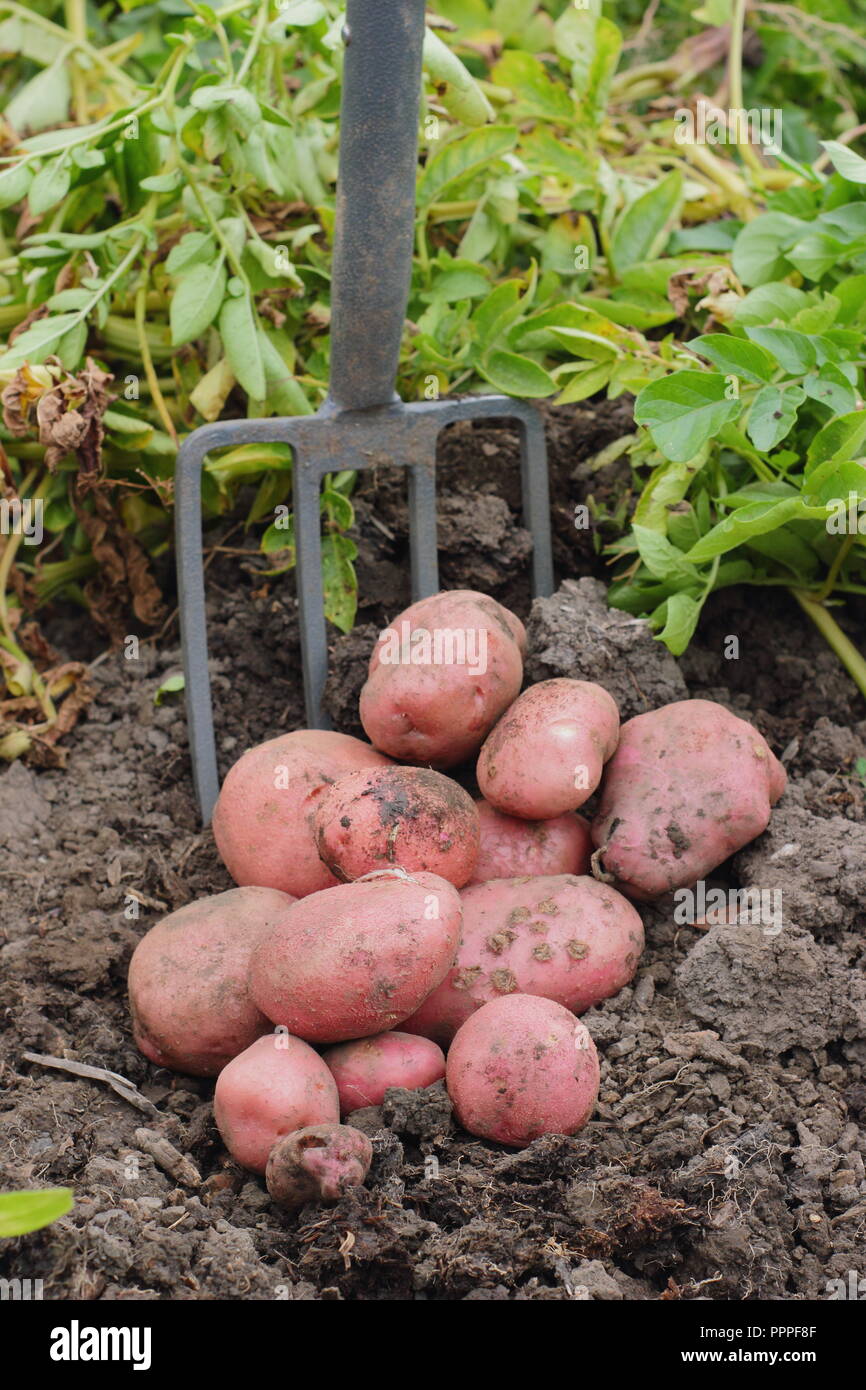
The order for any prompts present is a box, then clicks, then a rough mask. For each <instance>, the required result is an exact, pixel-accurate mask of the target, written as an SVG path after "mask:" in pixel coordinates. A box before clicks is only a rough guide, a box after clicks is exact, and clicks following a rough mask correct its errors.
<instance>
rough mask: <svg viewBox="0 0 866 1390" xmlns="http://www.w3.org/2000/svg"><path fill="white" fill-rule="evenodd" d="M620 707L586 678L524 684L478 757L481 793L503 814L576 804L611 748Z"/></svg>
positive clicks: (556, 812) (546, 816)
mask: <svg viewBox="0 0 866 1390" xmlns="http://www.w3.org/2000/svg"><path fill="white" fill-rule="evenodd" d="M618 737H619V710H618V709H617V707H616V701H615V700H614V698H613V696H612V695H609V694H608V693H607V691H606V690H605V689H604V688H603V687H602V686H600V685H594V684H592V682H591V681H574V680H569V679H568V678H567V677H561V678H557V679H555V680H549V681H540V682H539V684H538V685H531V686H530V687H529V689H528V690H525V691H524V692H523V694H522V695H521V696H520V698H519V699H517V700H515V702H514V704H513V705H512V706H511V708H510V709H509V710H507V711H506V713H505V714H504V715H503V716H502V718H501V719H500V721H499V723H498V724H497V725H496V727H495V728H494V730H493V732H492V733H491V734H490V735H489V737H488V738H487V740H486V741H485V743H484V747H483V748H482V749H481V753H480V754H479V757H478V768H477V776H478V786H479V788H480V790H481V793H482V795H483V796H484V798H485V799H486V800H487V801H489V802H490V803H491V805H492V806H494V807H495V808H496V810H497V811H504V812H505V813H506V815H509V816H523V817H524V818H525V819H527V820H550V819H551V818H552V817H554V816H561V815H562V814H563V813H564V812H565V811H576V810H577V808H578V806H582V805H583V803H584V801H586V800H587V799H588V798H589V797H590V796H592V793H593V792H594V791H595V789H596V787H597V786H598V784H599V781H600V780H601V773H602V768H603V767H604V764H605V762H606V761H607V759H608V758H609V757H610V756H611V754H612V753H613V751H614V749H615V748H616V744H617V739H618Z"/></svg>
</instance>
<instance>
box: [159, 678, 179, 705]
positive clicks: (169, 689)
mask: <svg viewBox="0 0 866 1390" xmlns="http://www.w3.org/2000/svg"><path fill="white" fill-rule="evenodd" d="M185 687H186V681H185V680H184V678H183V676H182V675H180V674H178V675H174V676H166V678H165V680H164V681H163V683H162V685H161V686H160V687H159V689H158V690H157V692H156V694H155V695H154V697H153V703H154V704H155V705H161V704H162V703H163V701H164V700H165V698H166V696H167V695H177V694H179V693H180V691H181V690H183V689H185Z"/></svg>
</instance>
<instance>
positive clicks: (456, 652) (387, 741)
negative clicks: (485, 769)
mask: <svg viewBox="0 0 866 1390" xmlns="http://www.w3.org/2000/svg"><path fill="white" fill-rule="evenodd" d="M524 645H525V632H524V629H523V624H522V623H521V622H520V620H519V619H518V618H516V617H515V615H514V614H513V613H509V612H508V610H507V609H505V608H503V607H502V605H501V604H498V603H497V602H496V601H495V599H492V598H489V597H488V596H487V595H486V594H478V593H475V592H474V591H472V590H470V589H456V590H452V591H450V592H446V593H441V594H436V595H434V596H433V597H432V598H428V599H422V600H421V602H420V603H415V604H413V605H412V606H411V608H407V609H406V610H405V612H403V613H401V614H399V616H398V617H397V618H395V619H394V622H393V623H392V624H391V626H390V627H388V628H386V629H385V630H384V632H382V633H380V635H379V642H378V643H377V645H376V647H375V649H374V651H373V655H372V657H371V658H370V669H369V675H368V678H367V683H366V684H365V686H364V688H363V690H362V691H361V702H360V711H361V723H362V724H363V726H364V729H365V731H366V733H367V736H368V738H370V740H371V741H372V742H373V743H374V744H375V746H376V747H377V748H380V749H382V751H383V752H385V753H389V754H390V755H391V756H392V757H394V758H399V759H400V760H401V761H402V762H407V763H423V764H427V765H429V766H431V767H436V768H448V767H454V766H456V765H457V763H460V762H463V761H464V760H465V759H466V758H469V757H471V756H472V755H473V754H474V753H477V751H478V749H479V748H480V747H481V744H482V742H483V740H484V738H485V736H486V734H487V733H488V731H489V730H490V729H491V728H492V727H493V724H494V723H495V722H496V720H497V719H498V718H499V716H500V714H502V712H503V711H504V710H506V709H507V708H508V706H509V705H510V704H511V702H512V700H514V699H515V698H516V697H517V695H518V693H519V691H520V686H521V684H522V681H523V656H522V651H523V646H524Z"/></svg>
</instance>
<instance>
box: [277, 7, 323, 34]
mask: <svg viewBox="0 0 866 1390" xmlns="http://www.w3.org/2000/svg"><path fill="white" fill-rule="evenodd" d="M279 8H280V13H279V18H277V19H275V20H273V21H272V23H271V25H270V29H269V32H270V33H271V35H272V36H276V37H282V36H283V35H284V34H285V32H286V30H287V29H306V28H309V26H310V25H311V24H318V23H319V21H320V20H321V19H326V18H327V16H328V11H327V10H326V9H325V6H324V5H323V4H321V0H284V2H283V3H282V4H281V5H280V7H279Z"/></svg>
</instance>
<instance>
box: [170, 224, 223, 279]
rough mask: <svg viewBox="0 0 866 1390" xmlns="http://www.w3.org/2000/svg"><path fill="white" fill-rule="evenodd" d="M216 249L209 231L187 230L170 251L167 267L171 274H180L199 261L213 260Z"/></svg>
mask: <svg viewBox="0 0 866 1390" xmlns="http://www.w3.org/2000/svg"><path fill="white" fill-rule="evenodd" d="M215 251H216V243H215V242H214V239H213V237H212V236H210V235H208V233H207V232H187V234H186V236H182V237H181V239H180V241H179V242H178V243H177V245H176V246H173V247H172V248H171V250H170V251H169V253H168V256H167V257H166V262H165V268H166V270H167V271H168V273H169V275H179V274H180V272H181V271H182V270H188V269H189V267H190V266H192V265H197V264H198V263H199V262H207V261H212V260H213V258H214V254H215Z"/></svg>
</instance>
